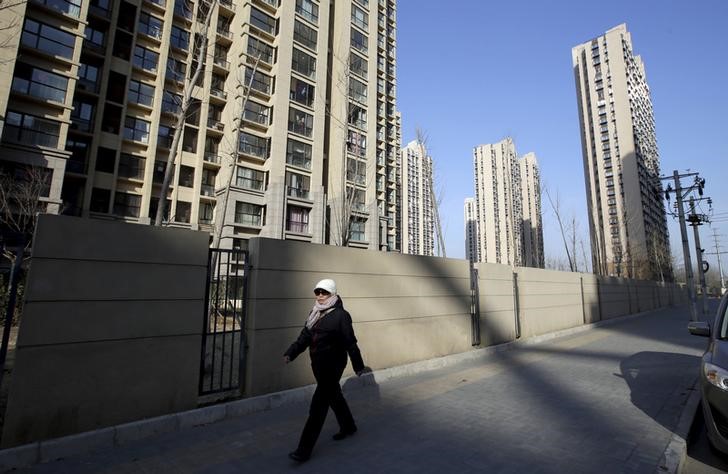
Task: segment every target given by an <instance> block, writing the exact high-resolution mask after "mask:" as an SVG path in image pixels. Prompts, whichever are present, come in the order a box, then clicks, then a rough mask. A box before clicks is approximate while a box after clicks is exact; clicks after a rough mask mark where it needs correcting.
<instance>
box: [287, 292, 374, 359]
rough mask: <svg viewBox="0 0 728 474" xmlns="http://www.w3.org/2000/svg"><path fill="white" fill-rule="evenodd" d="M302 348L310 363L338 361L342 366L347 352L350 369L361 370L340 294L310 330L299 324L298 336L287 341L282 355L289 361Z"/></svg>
mask: <svg viewBox="0 0 728 474" xmlns="http://www.w3.org/2000/svg"><path fill="white" fill-rule="evenodd" d="M306 348H308V352H309V354H310V356H311V363H312V364H313V365H319V364H326V365H328V364H337V362H338V363H343V365H344V366H345V365H346V355H347V354H349V358H350V359H351V365H352V368H353V369H354V372H359V371H361V370H363V369H364V361H363V360H362V357H361V352H359V346H357V344H356V336H354V327H353V326H352V324H351V315H350V314H349V313H348V312H347V311H346V310H345V309H344V303H343V302H342V301H341V297H339V301H337V302H336V304H335V305H334V308H333V309H332V310H331V311H329V312H328V313H327V314H325V315H324V316H323V317H322V318H321V319H319V320H318V321H317V322H316V324H315V325H314V326H313V327H312V328H311V329H309V328H308V327H306V326H305V325H304V326H303V330H301V334H300V335H299V336H298V339H296V341H295V342H294V343H293V344H291V347H289V348H288V350H287V351H286V353H285V354H284V355H286V356H288V357H289V358H290V359H291V360H293V359H295V358H296V357H298V355H299V354H300V353H302V352H303V351H305V350H306ZM342 370H343V369H342Z"/></svg>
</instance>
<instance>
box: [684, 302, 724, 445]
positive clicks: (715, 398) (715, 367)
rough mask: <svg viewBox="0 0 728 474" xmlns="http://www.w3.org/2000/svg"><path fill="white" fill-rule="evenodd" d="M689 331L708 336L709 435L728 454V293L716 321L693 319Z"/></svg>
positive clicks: (704, 372)
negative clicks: (708, 321) (711, 322)
mask: <svg viewBox="0 0 728 474" xmlns="http://www.w3.org/2000/svg"><path fill="white" fill-rule="evenodd" d="M688 330H689V331H690V334H693V335H695V336H705V337H709V338H710V340H709V341H708V348H707V349H706V351H705V354H703V361H702V363H701V364H700V393H701V398H702V405H703V414H704V415H705V427H706V430H707V432H708V439H709V440H710V444H712V445H713V447H714V448H716V449H717V450H718V451H721V452H723V453H725V454H728V294H726V295H724V296H723V298H722V299H721V301H720V305H719V306H718V312H717V314H716V315H715V321H714V322H713V325H712V327H711V325H710V323H707V322H704V321H693V322H691V323H690V324H688Z"/></svg>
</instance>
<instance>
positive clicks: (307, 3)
mask: <svg viewBox="0 0 728 474" xmlns="http://www.w3.org/2000/svg"><path fill="white" fill-rule="evenodd" d="M318 10H319V8H318V5H317V4H316V3H314V2H312V1H311V0H296V13H298V14H299V15H301V16H302V17H304V18H305V19H307V20H308V21H310V22H311V23H318Z"/></svg>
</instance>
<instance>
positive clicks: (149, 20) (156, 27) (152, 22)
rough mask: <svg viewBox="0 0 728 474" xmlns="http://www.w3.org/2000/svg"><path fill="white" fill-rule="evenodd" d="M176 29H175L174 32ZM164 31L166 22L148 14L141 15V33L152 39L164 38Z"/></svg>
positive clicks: (142, 13)
mask: <svg viewBox="0 0 728 474" xmlns="http://www.w3.org/2000/svg"><path fill="white" fill-rule="evenodd" d="M174 28H176V27H173V30H174ZM163 29H164V22H163V21H162V20H160V19H159V18H157V17H154V16H152V15H150V14H149V13H146V12H141V13H140V14H139V32H140V33H143V34H145V35H147V36H151V37H152V38H156V39H160V38H162V30H163Z"/></svg>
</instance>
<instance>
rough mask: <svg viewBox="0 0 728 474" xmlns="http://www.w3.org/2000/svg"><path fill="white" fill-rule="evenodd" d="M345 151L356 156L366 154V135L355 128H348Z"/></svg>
mask: <svg viewBox="0 0 728 474" xmlns="http://www.w3.org/2000/svg"><path fill="white" fill-rule="evenodd" d="M346 151H348V152H349V153H352V154H354V155H357V156H361V157H363V156H366V154H367V137H366V135H365V134H363V133H360V132H357V131H355V130H349V131H348V136H347V139H346Z"/></svg>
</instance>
